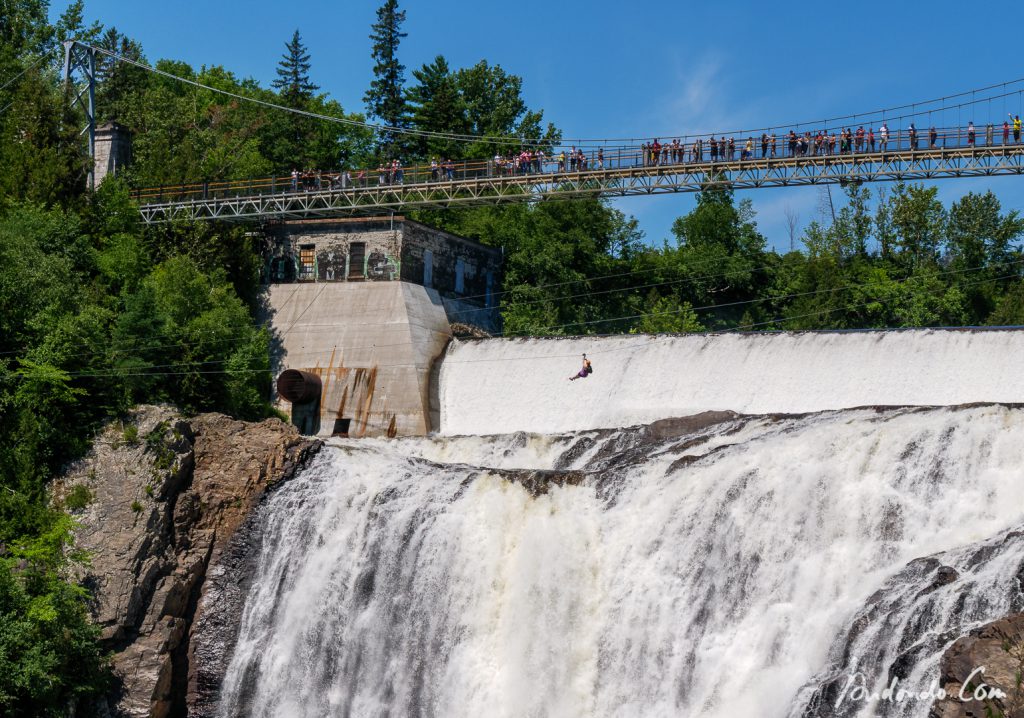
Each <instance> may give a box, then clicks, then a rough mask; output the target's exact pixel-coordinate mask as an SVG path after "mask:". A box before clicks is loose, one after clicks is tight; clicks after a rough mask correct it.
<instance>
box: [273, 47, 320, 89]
mask: <svg viewBox="0 0 1024 718" xmlns="http://www.w3.org/2000/svg"><path fill="white" fill-rule="evenodd" d="M285 49H286V52H285V54H284V55H283V56H282V57H281V61H280V62H279V63H278V64H277V79H276V80H274V81H273V82H272V83H271V85H272V86H273V88H274V89H275V90H277V91H278V92H280V94H281V98H282V99H283V100H284V101H285V102H287V103H288V104H289V106H291V107H303V106H304V105H305V104H306V102H308V101H309V100H310V99H311V98H312V97H313V95H314V93H316V91H317V90H319V89H320V87H319V85H315V84H313V82H312V81H311V80H310V79H309V68H310V61H309V52H307V50H306V46H305V45H303V44H302V37H301V36H300V35H299V31H298V30H296V31H295V34H294V35H292V39H291V41H290V42H287V43H285Z"/></svg>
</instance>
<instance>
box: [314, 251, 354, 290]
mask: <svg viewBox="0 0 1024 718" xmlns="http://www.w3.org/2000/svg"><path fill="white" fill-rule="evenodd" d="M346 259H347V257H346V255H345V253H344V252H343V251H341V249H340V248H338V247H332V248H331V249H327V250H324V251H321V252H318V253H317V270H318V272H319V276H318V277H317V278H318V279H319V281H321V282H343V281H345V262H346Z"/></svg>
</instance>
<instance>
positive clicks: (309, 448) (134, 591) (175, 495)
mask: <svg viewBox="0 0 1024 718" xmlns="http://www.w3.org/2000/svg"><path fill="white" fill-rule="evenodd" d="M318 448H319V442H312V441H309V440H307V439H305V438H303V437H302V436H301V435H299V433H298V432H297V431H296V430H295V428H294V427H291V426H288V425H286V424H284V423H282V422H280V421H277V420H267V421H264V422H261V423H258V424H251V423H245V422H241V421H236V420H233V419H230V418H228V417H226V416H222V415H219V414H204V415H200V416H198V417H194V418H190V419H186V418H184V417H182V416H181V415H180V414H178V413H177V412H176V411H174V410H173V409H171V408H169V407H157V406H144V407H139V408H138V409H136V410H135V411H133V412H132V413H131V414H130V415H129V416H128V417H126V418H125V419H124V420H123V421H120V422H116V423H114V424H111V425H109V426H108V427H107V428H106V430H105V431H104V432H103V433H102V434H101V435H100V436H99V437H97V440H96V442H95V444H94V446H93V449H92V451H91V452H90V453H89V454H88V455H87V456H86V457H85V458H84V459H83V460H81V461H80V462H78V463H76V464H75V465H74V466H72V467H70V468H69V470H68V471H67V473H66V475H65V476H64V477H63V479H61V480H60V481H58V482H56V484H55V487H54V498H55V500H57V501H61V502H64V503H65V504H66V505H68V506H69V507H73V508H72V511H73V513H75V514H76V518H77V519H78V521H79V522H80V526H79V529H78V531H77V542H78V546H79V548H83V549H85V550H87V551H88V552H89V553H90V555H91V561H90V565H89V566H88V568H86V569H83V575H82V576H81V578H82V580H83V581H84V583H85V584H86V585H87V586H88V587H89V588H90V589H91V590H92V593H93V597H94V598H93V605H92V610H93V615H94V617H95V620H96V621H97V622H98V623H99V624H100V626H101V627H102V638H103V641H104V642H105V643H106V645H107V646H108V647H109V648H110V650H111V651H112V652H113V665H114V672H115V675H116V677H117V681H118V688H117V691H116V692H115V694H114V695H112V696H111V698H110V701H109V704H108V705H107V706H106V712H109V713H110V714H113V715H118V716H158V717H162V716H168V715H172V714H179V715H184V714H185V711H186V700H187V697H188V695H189V691H188V686H189V683H190V678H189V670H190V662H189V654H190V651H191V645H192V638H193V633H194V632H193V627H194V626H195V625H196V622H197V620H198V621H201V620H202V616H201V612H199V611H197V607H198V606H199V605H200V599H201V598H202V596H203V594H204V593H205V592H206V590H207V581H206V578H207V576H208V575H209V574H210V573H211V571H213V572H216V571H217V568H216V567H217V566H218V562H219V561H220V558H221V555H222V553H223V551H224V549H225V547H226V546H228V544H229V542H230V541H231V538H232V536H233V535H234V533H235V531H236V529H237V528H238V526H239V525H240V524H241V523H242V522H243V521H244V519H245V517H246V515H247V514H248V513H249V512H250V510H251V509H252V507H253V506H255V505H256V504H257V503H258V502H259V500H260V498H261V497H262V496H263V494H264V492H265V491H266V490H267V489H268V488H269V487H271V486H273V485H275V484H277V483H279V482H281V481H284V480H286V479H287V478H289V477H290V476H291V475H292V474H293V473H294V472H295V470H296V469H297V468H298V467H299V466H301V465H302V464H303V463H304V462H305V461H306V460H307V459H308V458H309V457H310V456H311V455H312V454H313V453H314V452H315V451H316V450H317V449H318ZM192 682H193V684H194V683H195V681H194V680H193V681H192Z"/></svg>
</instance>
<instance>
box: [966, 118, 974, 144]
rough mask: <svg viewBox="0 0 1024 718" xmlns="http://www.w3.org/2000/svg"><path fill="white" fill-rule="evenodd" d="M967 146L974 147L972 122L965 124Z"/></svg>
mask: <svg viewBox="0 0 1024 718" xmlns="http://www.w3.org/2000/svg"><path fill="white" fill-rule="evenodd" d="M967 146H968V147H974V120H971V121H970V122H968V123H967Z"/></svg>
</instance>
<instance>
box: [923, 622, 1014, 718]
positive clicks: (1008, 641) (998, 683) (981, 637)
mask: <svg viewBox="0 0 1024 718" xmlns="http://www.w3.org/2000/svg"><path fill="white" fill-rule="evenodd" d="M941 672H942V678H941V682H942V686H941V687H942V689H943V690H944V691H945V692H946V698H944V699H942V700H938V701H936V702H935V704H934V705H933V706H932V710H931V713H930V714H929V716H930V718H990V717H1000V718H1024V686H1022V675H1024V613H1017V614H1014V615H1012V616H1007V617H1006V618H1002V619H1000V620H998V621H994V622H992V623H989V624H987V625H985V626H982V627H981V628H979V629H977V630H974V631H971V632H970V633H969V634H967V635H966V636H963V637H961V638H960V639H958V640H957V641H956V642H955V643H954V644H953V645H952V646H950V647H949V648H948V649H947V650H946V653H945V654H944V655H943V656H942V666H941Z"/></svg>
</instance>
